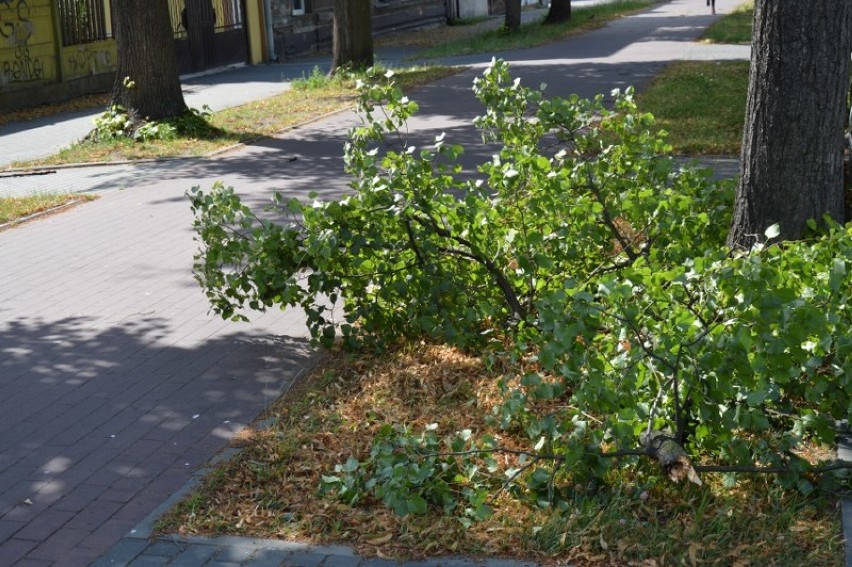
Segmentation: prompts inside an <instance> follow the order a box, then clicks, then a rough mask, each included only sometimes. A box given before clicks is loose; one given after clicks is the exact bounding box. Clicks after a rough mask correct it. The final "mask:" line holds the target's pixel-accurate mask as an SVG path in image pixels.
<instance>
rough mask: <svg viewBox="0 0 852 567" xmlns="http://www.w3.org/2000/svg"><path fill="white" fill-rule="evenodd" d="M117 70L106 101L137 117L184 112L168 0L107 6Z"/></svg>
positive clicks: (136, 0)
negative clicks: (110, 95) (110, 100)
mask: <svg viewBox="0 0 852 567" xmlns="http://www.w3.org/2000/svg"><path fill="white" fill-rule="evenodd" d="M113 22H114V26H115V41H116V47H117V49H118V70H117V73H116V77H115V84H114V85H113V88H112V103H113V104H120V105H121V106H123V107H124V108H125V109H126V110H127V111H128V112H130V113H135V115H136V116H137V117H138V118H140V119H150V120H162V119H163V118H169V117H173V116H179V115H181V114H182V113H184V112H186V110H187V108H186V103H185V102H184V100H183V92H182V91H181V88H180V78H179V76H178V67H177V56H176V54H175V41H174V37H173V34H172V23H171V18H170V17H169V6H168V0H121V1H120V2H115V9H114V10H113Z"/></svg>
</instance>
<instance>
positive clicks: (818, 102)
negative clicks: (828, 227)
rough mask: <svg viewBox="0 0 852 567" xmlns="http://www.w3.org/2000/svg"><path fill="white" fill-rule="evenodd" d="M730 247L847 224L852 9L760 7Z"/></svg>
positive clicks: (832, 4) (826, 3)
mask: <svg viewBox="0 0 852 567" xmlns="http://www.w3.org/2000/svg"><path fill="white" fill-rule="evenodd" d="M753 33H754V36H753V40H752V55H751V72H750V76H749V89H748V103H747V110H746V125H745V130H744V133H743V147H742V154H741V157H740V180H739V184H738V186H737V193H736V201H735V206H734V218H733V223H732V226H731V230H730V232H729V234H728V245H729V246H731V247H732V248H745V249H748V248H750V247H751V246H752V245H754V244H755V243H756V242H762V241H764V240H765V237H764V232H765V231H766V229H767V228H768V227H770V226H772V225H773V224H776V223H778V224H779V225H780V229H781V233H780V238H781V239H782V240H789V239H797V238H800V237H801V236H802V233H803V231H804V229H805V227H806V222H807V221H808V219H817V220H820V219H822V217H823V216H824V215H826V214H827V215H829V216H830V217H832V218H833V219H835V220H837V221H838V222H842V221H843V215H844V211H843V125H844V117H845V112H846V89H847V88H848V86H849V83H848V81H849V53H850V50H852V2H850V1H849V0H842V1H840V2H838V1H837V0H811V1H809V2H779V1H776V0H757V1H756V2H755V10H754V32H753Z"/></svg>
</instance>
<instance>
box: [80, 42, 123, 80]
mask: <svg viewBox="0 0 852 567" xmlns="http://www.w3.org/2000/svg"><path fill="white" fill-rule="evenodd" d="M114 68H115V62H114V61H113V55H112V53H111V52H110V50H109V49H92V48H91V47H89V46H86V45H82V46H79V47H77V48H76V49H74V50H73V51H71V53H70V55H69V57H68V70H69V71H70V72H71V73H73V74H75V75H82V74H86V73H91V74H92V75H94V74H96V73H100V72H103V71H108V70H112V69H114Z"/></svg>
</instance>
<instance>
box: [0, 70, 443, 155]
mask: <svg viewBox="0 0 852 567" xmlns="http://www.w3.org/2000/svg"><path fill="white" fill-rule="evenodd" d="M457 72H458V69H453V68H448V67H411V68H406V69H400V70H398V71H397V73H396V77H395V78H396V80H397V82H398V83H399V84H400V86H401V87H402V88H404V89H406V90H410V89H414V88H416V87H417V86H419V85H422V84H425V83H428V82H431V81H435V80H437V79H440V78H442V77H446V76H448V75H451V74H453V73H457ZM355 96H356V89H355V77H351V78H344V79H341V80H330V81H326V82H324V83H322V84H321V85H319V86H317V87H316V88H310V89H296V88H293V89H291V90H288V91H285V92H283V93H281V94H279V95H277V96H273V97H269V98H266V99H262V100H257V101H254V102H250V103H247V104H244V105H242V106H238V107H234V108H229V109H226V110H223V111H221V112H217V113H215V114H214V115H213V116H212V118H211V120H210V126H211V128H208V129H206V131H205V132H203V133H202V135H197V134H181V133H179V135H178V136H176V137H174V138H170V139H165V140H151V141H145V142H141V141H136V140H132V139H127V138H121V139H114V140H106V141H83V142H80V143H78V144H74V145H73V146H71V147H69V148H65V149H63V150H61V151H60V152H59V153H58V154H56V155H53V156H49V157H47V158H44V159H38V160H33V161H28V162H22V163H15V164H12V167H36V166H50V165H60V164H70V163H93V162H115V161H124V160H139V159H158V158H173V157H198V156H205V155H209V154H211V153H214V152H217V151H220V150H223V149H226V148H229V147H231V146H233V145H235V144H241V143H248V142H250V141H254V140H258V139H262V138H265V137H270V136H273V135H275V134H277V133H279V132H281V131H282V130H285V129H286V128H289V127H292V126H294V125H297V124H302V123H304V122H306V121H307V120H310V119H313V118H317V117H319V116H322V115H325V114H328V113H330V112H337V111H340V110H344V109H348V108H351V107H352V106H353V105H354V100H355Z"/></svg>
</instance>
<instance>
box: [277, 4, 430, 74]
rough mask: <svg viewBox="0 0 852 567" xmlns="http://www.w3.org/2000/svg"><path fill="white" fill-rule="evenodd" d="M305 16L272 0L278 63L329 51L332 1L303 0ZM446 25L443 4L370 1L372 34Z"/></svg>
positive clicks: (288, 5) (287, 5)
mask: <svg viewBox="0 0 852 567" xmlns="http://www.w3.org/2000/svg"><path fill="white" fill-rule="evenodd" d="M305 4H306V7H307V10H306V12H307V13H306V14H304V15H293V14H292V0H272V13H273V18H272V20H273V28H274V41H275V50H276V53H277V54H278V57H279V59H280V60H282V61H283V60H286V59H291V58H294V57H297V56H300V55H305V54H309V53H315V52H318V51H323V50H328V49H331V41H332V36H331V33H332V25H333V22H332V6H333V0H305ZM446 21H447V3H446V0H373V33H374V34H377V35H378V34H382V33H387V32H391V31H398V30H405V29H412V28H417V27H422V26H427V25H434V24H439V23H445V22H446Z"/></svg>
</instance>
